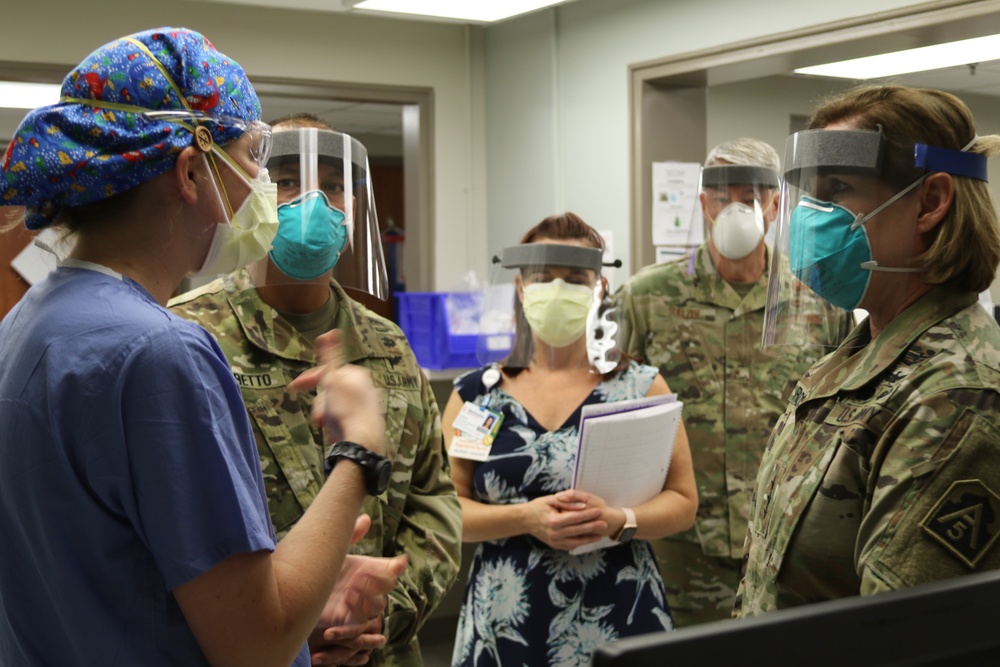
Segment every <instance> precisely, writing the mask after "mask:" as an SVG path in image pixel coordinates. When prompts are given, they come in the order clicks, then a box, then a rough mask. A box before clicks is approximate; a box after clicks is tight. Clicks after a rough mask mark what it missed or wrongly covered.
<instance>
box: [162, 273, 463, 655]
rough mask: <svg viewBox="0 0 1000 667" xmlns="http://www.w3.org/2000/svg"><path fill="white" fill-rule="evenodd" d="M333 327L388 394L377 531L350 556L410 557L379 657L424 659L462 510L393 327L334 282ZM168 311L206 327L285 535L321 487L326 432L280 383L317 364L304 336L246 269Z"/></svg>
mask: <svg viewBox="0 0 1000 667" xmlns="http://www.w3.org/2000/svg"><path fill="white" fill-rule="evenodd" d="M332 287H333V290H334V293H335V298H336V299H337V300H338V308H337V315H336V328H337V329H339V330H340V331H341V332H343V342H344V351H345V360H346V361H347V362H349V363H354V364H358V365H359V366H364V367H365V368H368V369H369V370H370V371H371V373H372V378H373V379H374V381H375V384H376V385H377V386H379V387H381V388H383V389H384V390H385V393H386V406H387V416H386V449H387V451H386V456H388V458H389V459H390V460H391V461H392V464H393V469H392V480H391V481H390V483H389V488H388V490H387V491H386V493H385V494H383V495H381V496H379V497H377V498H368V499H367V500H366V501H365V504H364V507H363V508H362V511H364V512H366V513H367V514H369V515H371V517H372V527H371V529H370V530H369V531H368V534H367V535H366V536H365V538H364V539H363V540H361V542H359V543H358V544H357V545H356V546H355V547H354V548H353V549H352V550H351V551H352V553H358V554H364V555H369V556H394V555H397V554H400V553H406V554H407V556H408V557H409V566H408V567H407V569H406V572H405V573H404V574H403V576H402V577H400V580H399V585H398V586H397V587H396V589H395V590H394V591H393V592H392V594H391V596H390V600H389V606H388V608H387V609H386V611H385V616H384V633H385V635H386V637H387V639H388V644H387V646H386V647H385V648H384V649H382V650H381V651H379V652H377V653H376V654H375V656H374V660H373V663H374V664H385V665H422V664H423V661H422V659H421V657H420V647H419V644H418V642H417V630H419V629H420V626H421V625H422V624H423V622H424V620H426V619H427V617H428V615H429V614H430V613H431V611H432V610H433V609H434V608H435V607H436V606H437V605H438V603H440V602H441V599H442V598H443V597H444V595H445V593H446V592H447V591H448V589H449V588H450V587H451V585H452V583H453V582H454V580H455V578H456V577H457V574H458V566H459V560H460V558H461V529H462V516H461V508H460V506H459V504H458V497H457V495H456V493H455V487H454V486H453V485H452V483H451V477H450V474H449V467H448V460H447V456H446V454H445V449H444V443H443V440H442V437H441V419H440V414H439V412H438V407H437V402H436V401H435V400H434V395H433V393H432V392H431V389H430V384H429V382H428V380H427V378H426V376H425V375H424V373H423V372H422V371H421V370H420V368H419V367H418V366H417V362H416V359H415V357H414V356H413V352H412V351H411V350H410V347H409V344H408V343H407V342H406V339H405V338H404V336H403V334H402V332H401V331H400V330H399V328H398V327H397V326H396V325H395V324H393V323H391V322H389V321H387V320H385V319H383V318H381V317H379V316H378V315H375V314H374V313H372V312H371V311H369V310H367V309H366V308H364V307H363V306H362V305H360V304H359V303H357V302H356V301H353V300H351V299H350V298H348V296H347V295H346V294H345V293H344V291H343V289H341V288H340V286H339V285H337V284H336V283H333V284H332ZM170 307H171V309H172V310H173V311H174V312H175V313H177V314H179V315H181V316H183V317H187V318H188V319H192V320H194V321H196V322H198V323H200V324H201V325H202V326H204V327H205V328H206V329H208V330H209V331H210V332H212V333H213V334H214V335H215V337H216V339H218V341H219V345H220V346H221V347H222V350H223V352H225V354H226V358H227V359H228V360H229V363H230V365H231V367H232V369H233V374H234V375H235V376H236V381H237V382H238V383H239V385H240V388H241V392H242V394H243V401H244V403H245V405H246V407H247V411H248V412H249V415H250V421H251V424H252V426H253V432H254V435H255V437H256V439H257V448H258V452H259V454H260V465H261V470H262V471H263V474H264V484H265V487H266V489H267V497H268V504H269V508H270V512H271V520H272V522H273V524H274V529H275V532H276V533H277V535H278V537H279V538H281V537H283V536H284V535H285V533H287V532H288V531H289V530H290V529H291V528H292V526H293V525H294V524H295V523H296V522H297V521H298V520H299V518H300V517H301V516H302V514H303V512H305V510H306V508H307V507H309V505H310V503H312V501H313V500H314V499H315V498H316V494H317V493H319V490H320V487H321V486H322V485H323V481H324V479H325V475H324V472H323V451H324V448H323V446H322V436H321V434H320V433H319V431H318V430H317V429H315V428H313V427H311V426H310V424H309V422H308V417H309V405H310V402H311V400H312V398H313V396H314V395H315V394H314V392H310V393H309V394H300V395H298V396H297V397H292V396H291V395H289V394H288V392H287V391H286V389H285V387H286V385H287V384H288V382H290V381H291V380H292V379H293V378H295V377H296V376H298V375H299V374H300V373H301V372H302V371H304V370H306V369H307V368H311V367H313V366H315V365H316V363H317V359H316V354H315V349H314V347H313V345H312V342H311V341H309V340H307V339H306V338H304V337H303V336H302V335H301V334H300V333H299V332H298V331H297V330H295V329H294V328H293V327H292V326H291V325H289V324H288V322H286V321H285V320H284V319H283V318H282V317H281V316H280V315H278V314H277V313H276V312H275V311H274V310H273V309H272V308H269V307H268V306H266V305H265V304H264V303H263V302H262V301H261V300H260V297H259V296H258V294H257V291H256V290H255V289H253V285H252V283H251V282H250V279H249V277H248V276H247V274H246V272H240V273H236V274H233V275H231V276H227V277H225V278H222V279H219V280H216V281H214V282H212V283H210V284H208V285H206V286H204V287H202V288H200V289H197V290H194V291H192V292H189V293H187V294H185V295H182V296H180V297H177V298H176V299H174V300H173V301H171V303H170Z"/></svg>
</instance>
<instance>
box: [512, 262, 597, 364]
mask: <svg viewBox="0 0 1000 667" xmlns="http://www.w3.org/2000/svg"><path fill="white" fill-rule="evenodd" d="M521 305H522V307H523V308H524V317H525V318H526V319H527V320H528V324H529V325H531V331H532V332H533V333H534V334H535V335H536V336H538V338H539V339H540V340H541V341H542V342H544V343H547V344H549V345H551V346H552V347H565V346H567V345H569V344H570V343H572V342H574V341H576V340H578V339H579V338H580V337H581V336H583V334H584V332H585V331H586V329H587V316H588V315H589V314H590V309H591V307H592V306H593V305H594V288H593V287H588V286H586V285H572V284H569V283H567V282H566V281H564V280H563V279H562V278H556V279H555V280H553V281H551V282H547V283H532V284H530V285H525V286H524V298H523V300H522V303H521Z"/></svg>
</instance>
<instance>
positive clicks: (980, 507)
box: [920, 479, 1000, 569]
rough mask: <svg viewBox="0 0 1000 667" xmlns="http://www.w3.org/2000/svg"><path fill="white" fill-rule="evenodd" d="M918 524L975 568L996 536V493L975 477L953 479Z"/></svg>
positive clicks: (999, 522)
mask: <svg viewBox="0 0 1000 667" xmlns="http://www.w3.org/2000/svg"><path fill="white" fill-rule="evenodd" d="M920 527H921V528H923V529H924V531H925V532H926V533H927V534H928V535H929V536H930V537H932V538H933V539H935V540H937V541H938V542H939V543H941V545H942V546H944V548H945V549H947V550H948V551H950V552H951V553H952V554H953V555H954V556H955V557H957V558H958V559H959V560H961V561H962V562H963V563H965V565H966V566H967V567H969V568H970V569H975V567H976V564H977V563H979V561H980V559H982V557H983V556H984V555H985V554H986V552H987V551H989V550H990V547H992V546H993V544H994V543H995V542H996V541H997V537H998V536H1000V496H998V495H997V494H996V493H994V492H993V491H992V490H990V489H989V488H987V487H986V485H985V484H983V483H982V482H981V481H980V480H978V479H971V480H960V481H957V482H953V483H952V485H951V486H950V487H948V490H947V491H945V493H944V494H943V495H942V496H941V498H940V499H939V500H938V501H937V503H935V504H934V507H933V508H931V511H930V512H928V513H927V516H925V517H924V519H923V521H921V522H920Z"/></svg>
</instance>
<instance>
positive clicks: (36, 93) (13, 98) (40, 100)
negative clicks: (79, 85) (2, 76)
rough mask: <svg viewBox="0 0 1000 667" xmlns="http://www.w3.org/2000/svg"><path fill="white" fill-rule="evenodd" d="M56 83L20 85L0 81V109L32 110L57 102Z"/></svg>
mask: <svg viewBox="0 0 1000 667" xmlns="http://www.w3.org/2000/svg"><path fill="white" fill-rule="evenodd" d="M61 89H62V86H61V85H60V84H58V83H21V82H20V81H0V107H2V108H5V109H34V108H35V107H40V106H45V105H46V104H55V103H56V102H58V101H59V91H60V90H61Z"/></svg>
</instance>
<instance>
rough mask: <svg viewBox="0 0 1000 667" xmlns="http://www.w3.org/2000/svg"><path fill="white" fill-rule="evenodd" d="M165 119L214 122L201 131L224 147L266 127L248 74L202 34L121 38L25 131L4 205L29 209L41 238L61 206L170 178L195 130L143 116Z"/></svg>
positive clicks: (8, 159) (12, 160)
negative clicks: (168, 113) (183, 116)
mask: <svg viewBox="0 0 1000 667" xmlns="http://www.w3.org/2000/svg"><path fill="white" fill-rule="evenodd" d="M162 110H176V111H185V112H191V113H193V114H194V115H195V116H200V117H202V118H206V119H208V120H209V121H210V122H206V123H203V124H204V126H205V127H207V128H208V129H209V130H210V131H211V132H212V138H213V140H214V141H215V142H216V143H217V144H220V145H224V144H226V143H229V142H230V141H232V140H233V139H237V138H238V137H240V136H241V135H242V134H243V132H244V131H245V127H246V125H245V124H246V123H247V122H250V121H255V120H258V119H259V118H260V102H259V101H258V100H257V94H256V93H255V92H254V89H253V87H252V86H251V85H250V82H249V81H248V80H247V77H246V74H245V73H244V72H243V68H242V67H240V66H239V64H238V63H237V62H236V61H234V60H231V59H230V58H228V57H226V56H225V55H224V54H222V53H219V52H218V51H216V50H215V47H214V46H212V44H211V43H210V42H209V41H208V40H207V39H205V38H204V37H203V36H202V35H200V34H199V33H197V32H195V31H193V30H188V29H186V28H159V29H156V30H147V31H145V32H140V33H136V34H134V35H130V36H128V37H122V38H121V39H117V40H115V41H113V42H111V43H109V44H106V45H104V46H102V47H101V48H99V49H97V50H96V51H94V52H93V53H92V54H90V55H89V56H88V57H87V58H86V59H85V60H84V61H83V62H82V63H80V64H79V65H77V66H76V68H74V69H73V71H71V72H70V73H69V74H68V75H66V78H65V80H63V84H62V98H61V99H60V101H59V103H58V104H53V105H51V106H45V107H39V108H38V109H35V110H34V111H32V112H30V113H29V114H28V115H27V116H26V117H25V119H24V120H23V121H22V122H21V125H20V126H19V127H18V129H17V132H16V133H15V134H14V138H13V140H11V142H10V146H9V147H8V148H7V152H6V153H5V154H4V156H3V158H2V159H0V195H2V200H0V204H4V205H17V206H24V207H26V208H25V226H26V227H27V228H28V229H41V228H43V227H46V226H47V225H49V224H51V223H52V221H53V219H54V218H55V216H56V214H57V213H58V212H59V209H60V208H61V207H63V206H79V205H82V204H87V203H89V202H93V201H97V200H100V199H104V198H107V197H111V196H113V195H116V194H118V193H121V192H125V191H126V190H129V189H131V188H133V187H135V186H137V185H139V184H140V183H144V182H145V181H148V180H150V179H151V178H154V177H156V176H159V175H160V174H162V173H164V172H166V171H167V170H169V169H170V168H171V166H173V164H174V162H175V160H176V157H177V154H178V153H179V152H180V151H182V150H183V149H184V148H186V147H188V146H190V145H191V144H192V141H193V137H192V133H191V125H189V124H187V125H186V124H183V123H176V122H170V121H168V120H164V119H162V118H151V117H149V116H147V115H145V112H147V111H162ZM227 119H233V120H231V122H229V123H228V124H227V122H226V121H227ZM200 124H201V123H200ZM185 125H186V127H185Z"/></svg>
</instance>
